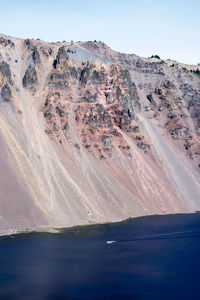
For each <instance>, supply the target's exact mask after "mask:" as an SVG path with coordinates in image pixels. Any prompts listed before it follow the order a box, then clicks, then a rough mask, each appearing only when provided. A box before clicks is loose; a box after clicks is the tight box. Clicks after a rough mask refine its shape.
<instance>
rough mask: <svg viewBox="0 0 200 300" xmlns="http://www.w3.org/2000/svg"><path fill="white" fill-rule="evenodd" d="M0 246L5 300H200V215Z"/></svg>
mask: <svg viewBox="0 0 200 300" xmlns="http://www.w3.org/2000/svg"><path fill="white" fill-rule="evenodd" d="M62 231H63V232H62V234H59V235H57V234H40V233H37V234H22V235H18V236H14V238H10V237H7V238H1V239H0V299H138V300H139V299H152V300H156V299H159V300H160V299H198V297H199V288H198V287H199V285H200V272H199V270H200V255H199V253H200V214H191V215H172V216H152V217H144V218H137V219H134V220H128V221H126V222H123V223H115V224H106V225H93V226H87V227H77V228H71V229H65V230H62Z"/></svg>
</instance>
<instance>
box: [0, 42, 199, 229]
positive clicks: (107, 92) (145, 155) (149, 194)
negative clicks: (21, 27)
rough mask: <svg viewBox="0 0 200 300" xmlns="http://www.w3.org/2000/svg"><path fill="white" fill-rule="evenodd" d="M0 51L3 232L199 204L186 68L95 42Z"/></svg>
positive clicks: (194, 116)
mask: <svg viewBox="0 0 200 300" xmlns="http://www.w3.org/2000/svg"><path fill="white" fill-rule="evenodd" d="M9 41H10V42H9ZM0 54H1V55H0V99H1V101H0V135H1V139H0V141H1V142H0V157H1V158H2V159H1V164H0V171H1V172H0V173H1V184H0V189H1V190H0V192H1V199H0V204H1V207H2V209H1V210H0V218H1V220H3V221H2V222H0V232H9V230H11V231H12V230H14V229H19V230H21V229H26V228H33V227H43V228H44V227H46V226H50V227H56V226H62V227H65V226H72V225H78V224H89V223H96V222H108V221H119V220H122V219H126V218H129V217H136V216H142V215H148V214H166V213H180V212H194V211H196V210H199V209H200V183H199V174H200V77H199V76H198V74H197V72H196V71H195V69H193V70H194V71H192V72H190V68H195V67H194V66H186V67H187V68H188V71H187V68H186V67H185V68H186V70H185V69H183V66H185V65H182V64H180V65H179V64H178V63H177V65H176V66H175V65H172V64H171V63H169V62H168V61H166V62H165V61H161V60H159V59H158V58H151V59H144V58H140V57H137V56H136V55H134V54H132V55H128V54H123V53H117V52H115V51H113V50H111V49H110V48H109V47H107V46H106V45H105V44H103V43H97V42H87V43H81V42H78V43H65V42H63V43H45V42H42V41H39V40H38V41H36V40H29V39H27V40H20V39H14V38H10V39H8V38H6V37H2V38H0ZM8 190H9V191H10V192H9V193H8V192H7V191H8Z"/></svg>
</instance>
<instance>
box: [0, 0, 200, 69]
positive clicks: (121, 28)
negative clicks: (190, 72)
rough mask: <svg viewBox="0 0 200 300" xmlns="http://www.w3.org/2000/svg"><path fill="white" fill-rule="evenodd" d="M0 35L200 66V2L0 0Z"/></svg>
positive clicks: (169, 0)
mask: <svg viewBox="0 0 200 300" xmlns="http://www.w3.org/2000/svg"><path fill="white" fill-rule="evenodd" d="M0 32H1V33H3V34H5V35H10V36H14V37H21V38H34V39H37V38H40V39H42V40H44V41H48V42H56V41H63V40H66V41H71V40H73V41H89V40H97V41H103V42H104V43H106V44H107V45H108V46H110V47H111V48H112V49H114V50H117V51H120V52H124V53H135V54H137V55H140V56H143V57H149V56H151V55H155V54H157V55H159V56H160V57H161V58H163V59H168V58H170V59H174V60H177V61H180V62H185V63H188V64H197V63H200V0H190V1H188V0H187V1H186V0H166V1H162V0H93V1H92V0H6V1H5V0H0Z"/></svg>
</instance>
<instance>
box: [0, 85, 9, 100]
mask: <svg viewBox="0 0 200 300" xmlns="http://www.w3.org/2000/svg"><path fill="white" fill-rule="evenodd" d="M1 98H2V100H3V101H5V102H8V101H10V98H11V89H10V87H9V85H8V83H6V84H5V85H4V87H3V88H2V91H1Z"/></svg>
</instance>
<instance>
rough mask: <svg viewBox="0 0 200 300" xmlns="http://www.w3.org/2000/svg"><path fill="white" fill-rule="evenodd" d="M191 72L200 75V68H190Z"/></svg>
mask: <svg viewBox="0 0 200 300" xmlns="http://www.w3.org/2000/svg"><path fill="white" fill-rule="evenodd" d="M190 72H192V73H194V74H197V75H198V76H200V70H199V69H196V70H190Z"/></svg>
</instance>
